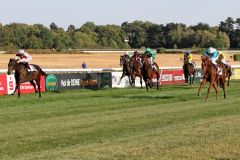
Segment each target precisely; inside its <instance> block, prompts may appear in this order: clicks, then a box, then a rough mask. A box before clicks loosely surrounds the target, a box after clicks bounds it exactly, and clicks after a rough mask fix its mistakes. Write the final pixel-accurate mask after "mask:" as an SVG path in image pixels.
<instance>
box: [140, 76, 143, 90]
mask: <svg viewBox="0 0 240 160" xmlns="http://www.w3.org/2000/svg"><path fill="white" fill-rule="evenodd" d="M139 77H140V84H141V88H142V79H143V78H142V76H139Z"/></svg>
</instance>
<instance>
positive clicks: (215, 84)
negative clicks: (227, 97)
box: [213, 81, 218, 99]
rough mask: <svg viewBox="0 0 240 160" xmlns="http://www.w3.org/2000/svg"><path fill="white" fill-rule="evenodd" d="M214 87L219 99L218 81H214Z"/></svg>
mask: <svg viewBox="0 0 240 160" xmlns="http://www.w3.org/2000/svg"><path fill="white" fill-rule="evenodd" d="M213 87H214V89H215V92H216V99H217V97H218V87H217V83H216V81H214V82H213Z"/></svg>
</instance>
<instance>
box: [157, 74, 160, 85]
mask: <svg viewBox="0 0 240 160" xmlns="http://www.w3.org/2000/svg"><path fill="white" fill-rule="evenodd" d="M159 78H160V74H159V71H158V72H157V90H158V88H159Z"/></svg>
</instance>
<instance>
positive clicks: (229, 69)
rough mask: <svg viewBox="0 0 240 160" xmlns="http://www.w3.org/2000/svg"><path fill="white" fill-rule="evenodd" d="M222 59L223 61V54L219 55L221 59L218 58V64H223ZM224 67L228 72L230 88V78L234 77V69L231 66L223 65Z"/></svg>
mask: <svg viewBox="0 0 240 160" xmlns="http://www.w3.org/2000/svg"><path fill="white" fill-rule="evenodd" d="M222 59H223V55H222V54H221V55H219V57H218V62H221V63H222ZM223 66H224V67H223V68H224V69H225V71H226V77H227V79H228V81H227V86H229V81H230V78H231V76H232V67H231V66H230V65H223Z"/></svg>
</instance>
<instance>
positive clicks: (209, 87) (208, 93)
mask: <svg viewBox="0 0 240 160" xmlns="http://www.w3.org/2000/svg"><path fill="white" fill-rule="evenodd" d="M213 83H216V82H215V80H212V81H210V84H209V86H208V92H207V96H206V98H205V100H207V99H208V97H209V95H210V90H211V88H212V86H213ZM216 91H217V90H216ZM216 95H217V94H216ZM216 97H217V96H216Z"/></svg>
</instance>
